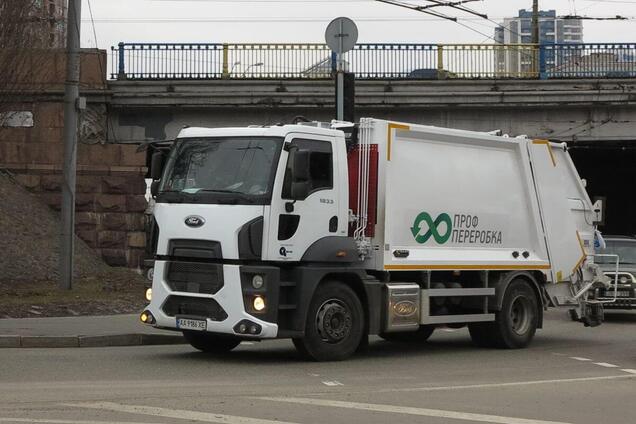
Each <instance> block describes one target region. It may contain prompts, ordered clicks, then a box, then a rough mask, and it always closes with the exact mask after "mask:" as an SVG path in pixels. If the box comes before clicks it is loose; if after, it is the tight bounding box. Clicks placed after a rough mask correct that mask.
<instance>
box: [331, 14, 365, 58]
mask: <svg viewBox="0 0 636 424" xmlns="http://www.w3.org/2000/svg"><path fill="white" fill-rule="evenodd" d="M325 41H326V42H327V45H328V46H329V48H330V49H331V50H332V51H334V52H335V53H337V54H342V53H345V52H348V51H349V50H351V49H352V48H353V46H354V45H355V44H356V41H358V27H356V24H355V23H354V22H353V21H352V20H351V19H349V18H336V19H334V20H333V21H331V22H329V25H327V30H326V31H325Z"/></svg>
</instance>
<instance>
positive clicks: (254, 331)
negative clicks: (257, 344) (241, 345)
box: [250, 325, 258, 334]
mask: <svg viewBox="0 0 636 424" xmlns="http://www.w3.org/2000/svg"><path fill="white" fill-rule="evenodd" d="M257 332H258V328H256V326H255V325H250V333H252V334H256V333H257Z"/></svg>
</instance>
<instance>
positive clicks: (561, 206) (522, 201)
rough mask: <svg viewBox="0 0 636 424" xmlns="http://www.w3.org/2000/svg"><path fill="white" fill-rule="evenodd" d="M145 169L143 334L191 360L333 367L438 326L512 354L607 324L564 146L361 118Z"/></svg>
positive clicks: (184, 140)
mask: <svg viewBox="0 0 636 424" xmlns="http://www.w3.org/2000/svg"><path fill="white" fill-rule="evenodd" d="M151 163H152V173H153V174H154V179H155V180H156V181H155V182H154V183H153V194H154V195H155V199H156V204H155V209H154V219H155V230H154V233H153V234H154V235H153V239H154V243H155V245H154V246H153V247H154V249H155V269H154V277H153V283H152V299H151V302H150V304H149V305H148V307H147V308H146V310H145V311H144V312H143V314H142V317H141V318H142V321H144V322H146V323H148V324H151V325H154V326H156V327H159V328H165V329H172V330H178V331H182V332H183V333H184V335H185V337H186V339H187V340H188V341H189V342H190V343H191V344H192V345H193V346H195V347H196V348H198V349H201V350H206V351H224V350H231V349H232V348H234V347H235V346H237V345H238V344H239V343H240V341H241V340H261V339H267V338H292V339H293V340H294V344H295V345H296V347H297V348H298V350H299V351H300V352H301V353H302V354H304V355H305V356H307V357H309V358H312V359H315V360H337V359H344V358H346V357H348V356H350V355H351V354H353V353H354V352H355V350H356V349H358V348H359V347H360V345H362V344H364V343H365V341H366V340H367V337H368V335H369V334H379V335H381V336H382V337H384V338H386V339H388V340H405V341H409V340H412V341H421V340H425V339H426V338H427V337H428V336H430V334H431V333H432V332H433V330H434V328H435V327H436V326H438V325H445V324H447V325H468V326H469V329H470V333H471V337H472V338H473V340H474V341H475V342H476V343H477V344H479V345H490V346H500V347H507V348H518V347H523V346H526V345H527V344H528V343H530V341H531V340H532V338H533V336H534V333H535V331H536V329H537V328H540V327H541V325H542V316H543V315H542V314H543V310H544V309H545V308H547V307H548V306H564V307H566V308H568V309H571V310H572V311H573V312H572V316H573V318H574V319H576V320H580V321H583V322H584V323H585V324H586V325H598V324H600V322H601V321H602V305H601V304H600V303H598V302H595V301H593V300H591V299H588V292H589V290H590V289H592V288H595V287H597V286H598V285H602V284H606V281H605V280H604V279H603V278H604V277H603V275H602V273H601V272H599V271H598V269H597V267H596V266H595V265H594V264H593V249H592V247H591V246H593V237H594V230H595V228H594V225H593V220H594V219H593V218H594V217H593V215H594V212H593V210H592V205H591V203H590V200H589V198H588V196H587V194H586V193H585V189H584V188H583V185H582V184H581V180H580V178H579V176H578V174H577V173H576V170H575V169H574V166H573V165H572V162H571V160H570V158H569V155H568V154H567V149H566V148H565V147H564V146H560V145H556V144H553V143H550V142H548V141H544V140H528V139H525V138H524V139H512V138H505V137H498V136H493V135H489V134H484V133H477V132H470V131H459V130H451V129H445V128H435V127H428V126H422V125H413V124H406V123H396V122H390V121H384V120H377V119H372V118H367V119H362V120H361V121H360V123H359V124H357V125H353V124H348V123H342V122H333V123H330V124H321V123H305V124H300V125H281V126H271V127H248V128H216V129H209V128H186V129H183V130H182V131H181V132H180V133H179V135H178V137H177V139H176V140H175V142H174V143H173V144H172V146H171V148H170V150H169V152H167V153H166V152H165V151H161V150H157V151H155V152H154V153H152V160H151ZM159 169H163V172H162V173H161V174H159V172H158V170H159Z"/></svg>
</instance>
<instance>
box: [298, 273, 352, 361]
mask: <svg viewBox="0 0 636 424" xmlns="http://www.w3.org/2000/svg"><path fill="white" fill-rule="evenodd" d="M363 336H364V311H363V309H362V304H361V303H360V299H358V296H357V295H356V293H355V292H354V291H353V290H352V289H351V288H350V287H349V286H347V285H345V284H343V283H341V282H338V281H328V282H325V283H323V284H321V285H319V286H318V288H317V289H316V292H315V293H314V297H313V298H312V300H311V303H310V305H309V311H308V312H307V322H306V323H305V336H304V337H302V338H295V339H293V342H294V346H296V349H298V351H299V352H300V353H301V354H302V355H303V356H304V357H306V358H308V359H312V360H314V361H341V360H343V359H346V358H348V357H349V356H351V355H352V354H353V353H354V352H355V351H356V350H357V349H358V347H359V346H360V343H361V342H362V341H363Z"/></svg>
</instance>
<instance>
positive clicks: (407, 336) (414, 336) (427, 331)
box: [380, 325, 435, 343]
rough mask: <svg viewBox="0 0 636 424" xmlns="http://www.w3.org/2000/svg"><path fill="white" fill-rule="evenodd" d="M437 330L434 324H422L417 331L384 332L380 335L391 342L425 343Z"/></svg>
mask: <svg viewBox="0 0 636 424" xmlns="http://www.w3.org/2000/svg"><path fill="white" fill-rule="evenodd" d="M433 331H435V326H434V325H420V328H419V329H417V330H416V331H405V332H397V333H382V334H380V337H382V338H383V339H384V340H386V341H389V342H398V343H424V342H425V341H427V340H428V338H429V337H431V334H433Z"/></svg>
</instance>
